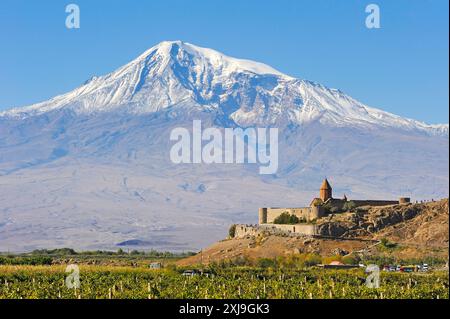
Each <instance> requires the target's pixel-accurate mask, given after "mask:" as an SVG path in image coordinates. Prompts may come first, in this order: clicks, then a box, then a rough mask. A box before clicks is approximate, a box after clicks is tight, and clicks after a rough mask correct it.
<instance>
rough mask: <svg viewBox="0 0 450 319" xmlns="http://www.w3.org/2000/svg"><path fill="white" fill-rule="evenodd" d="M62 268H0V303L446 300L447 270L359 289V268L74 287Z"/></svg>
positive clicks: (113, 273)
mask: <svg viewBox="0 0 450 319" xmlns="http://www.w3.org/2000/svg"><path fill="white" fill-rule="evenodd" d="M65 270H66V268H65V267H64V266H56V265H53V266H30V265H20V266H18V265H7V266H0V299H11V298H12V299H21V298H24V299H28V298H51V299H59V298H64V299H67V298H70V299H90V298H102V299H117V298H120V299H121V298H130V299H142V298H145V299H147V298H150V299H157V298H171V299H178V298H202V299H228V298H275V299H280V298H293V299H297V298H300V299H323V298H375V299H397V298H440V299H444V298H445V299H448V298H449V290H448V283H449V275H448V272H433V273H410V274H406V273H384V272H382V273H381V277H380V287H379V288H368V287H366V285H365V278H366V276H367V274H365V273H364V270H361V269H353V270H325V269H313V268H311V269H306V270H273V269H261V268H256V267H230V268H225V269H219V270H214V272H211V273H209V275H208V276H206V275H200V274H199V275H195V276H189V277H188V276H184V275H183V274H182V271H180V270H178V269H176V268H170V269H163V270H152V269H148V268H143V267H140V268H136V267H112V266H88V265H86V266H80V286H79V288H78V289H77V288H71V289H69V288H67V285H66V277H67V275H68V273H66V272H65Z"/></svg>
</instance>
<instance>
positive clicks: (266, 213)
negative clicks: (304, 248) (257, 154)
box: [235, 179, 410, 238]
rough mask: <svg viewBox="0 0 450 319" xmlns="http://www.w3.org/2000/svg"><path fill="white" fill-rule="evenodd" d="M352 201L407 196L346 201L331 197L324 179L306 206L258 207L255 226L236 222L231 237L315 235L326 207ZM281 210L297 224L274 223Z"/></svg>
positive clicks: (380, 202) (380, 203)
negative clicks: (266, 234) (316, 196)
mask: <svg viewBox="0 0 450 319" xmlns="http://www.w3.org/2000/svg"><path fill="white" fill-rule="evenodd" d="M350 202H351V203H352V206H353V208H355V207H361V206H388V205H398V204H408V203H410V198H408V197H400V199H399V200H397V201H395V200H350V201H349V200H348V199H347V197H346V196H345V195H344V198H343V199H338V198H333V193H332V188H331V186H330V184H329V182H328V180H327V179H325V180H324V181H323V183H322V186H321V187H320V197H318V198H314V199H313V200H312V202H311V204H310V206H309V207H293V208H284V207H283V208H281V207H276V208H270V207H263V208H260V209H259V210H258V225H236V231H235V237H236V238H243V237H246V236H257V235H258V234H262V233H267V232H269V233H271V234H283V235H286V234H287V235H296V236H298V235H306V236H314V235H317V227H316V225H315V223H314V221H315V220H317V219H319V218H322V217H326V216H327V215H328V212H329V210H327V209H326V208H325V206H327V208H328V209H330V207H331V208H334V209H342V208H344V207H345V204H346V203H350ZM283 213H288V214H290V215H295V216H297V218H299V219H300V220H301V223H298V224H293V225H290V224H274V221H275V219H276V218H277V217H278V216H280V215H281V214H283Z"/></svg>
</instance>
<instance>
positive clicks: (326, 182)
mask: <svg viewBox="0 0 450 319" xmlns="http://www.w3.org/2000/svg"><path fill="white" fill-rule="evenodd" d="M320 189H331V186H330V183H328V180H327V179H326V178H325V179H324V180H323V182H322V186H320Z"/></svg>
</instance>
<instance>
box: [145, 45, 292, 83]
mask: <svg viewBox="0 0 450 319" xmlns="http://www.w3.org/2000/svg"><path fill="white" fill-rule="evenodd" d="M174 48H179V49H180V50H183V51H186V52H188V53H189V54H191V55H193V56H194V60H195V61H196V62H198V64H199V65H205V64H209V65H210V66H211V67H213V68H215V69H220V70H221V71H222V73H223V75H229V74H231V73H233V72H245V71H247V72H251V73H255V74H260V75H263V74H273V75H277V76H280V77H284V78H286V79H293V78H292V77H290V76H288V75H286V74H284V73H281V72H280V71H278V70H276V69H274V68H272V67H271V66H268V65H267V64H264V63H260V62H255V61H252V60H245V59H237V58H233V57H230V56H227V55H225V54H223V53H221V52H218V51H216V50H213V49H209V48H203V47H199V46H196V45H194V44H191V43H188V42H183V41H180V40H176V41H163V42H161V43H159V44H157V45H155V46H154V47H152V48H150V49H148V50H147V51H145V52H144V53H143V54H142V55H141V56H140V57H139V58H138V60H141V59H145V58H147V57H148V56H149V55H150V54H152V53H153V52H155V51H157V52H158V54H159V55H161V56H164V57H167V58H168V59H170V58H171V56H172V54H173V53H172V52H171V51H172V50H173V49H174ZM172 57H173V56H172Z"/></svg>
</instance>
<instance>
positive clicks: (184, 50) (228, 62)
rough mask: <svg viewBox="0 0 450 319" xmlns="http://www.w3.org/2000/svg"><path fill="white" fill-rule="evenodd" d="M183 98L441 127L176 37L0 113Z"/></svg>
mask: <svg viewBox="0 0 450 319" xmlns="http://www.w3.org/2000/svg"><path fill="white" fill-rule="evenodd" d="M252 81H253V82H255V83H254V84H253V85H256V89H255V90H250V89H249V87H251V85H252V84H251V83H248V82H252ZM236 87H237V89H236ZM233 95H236V96H233ZM239 102H240V104H241V105H240V107H237V106H236V105H237V104H239ZM242 104H243V105H242ZM185 105H189V106H190V107H192V106H196V107H198V108H199V109H203V110H204V109H207V110H216V111H218V112H219V113H220V114H221V115H222V116H224V117H227V120H230V119H231V120H232V121H234V122H235V123H236V124H237V125H240V126H253V125H279V124H285V123H282V122H286V121H288V122H290V123H294V124H299V125H301V124H303V123H305V122H309V121H313V120H322V121H324V122H326V123H327V124H333V125H338V126H339V125H346V124H347V125H349V124H350V125H351V124H357V125H362V126H367V125H378V126H384V127H393V128H399V129H407V130H420V131H424V132H427V133H429V134H437V135H448V127H449V126H448V124H431V125H429V124H426V123H423V122H420V121H416V120H412V119H407V118H402V117H400V116H397V115H394V114H391V113H388V112H385V111H382V110H379V109H375V108H371V107H368V106H366V105H364V104H362V103H360V102H358V101H357V100H355V99H353V98H351V97H350V96H348V95H346V94H345V93H343V92H342V91H340V90H338V89H331V88H327V87H325V86H323V85H321V84H318V83H316V82H311V81H307V80H301V79H296V78H293V77H291V76H288V75H286V74H283V73H281V72H279V71H277V70H275V69H273V68H272V67H270V66H268V65H265V64H262V63H259V62H254V61H250V60H243V59H236V58H232V57H229V56H226V55H224V54H222V53H220V52H218V51H215V50H212V49H207V48H201V47H198V46H195V45H192V44H189V43H185V42H182V41H164V42H161V43H159V44H157V45H156V46H154V47H152V48H150V49H148V50H146V51H145V52H144V53H143V54H141V55H140V56H138V57H137V58H136V59H134V60H133V61H131V62H129V63H127V64H126V65H124V66H122V67H120V68H118V69H117V70H115V71H113V72H111V73H108V74H106V75H104V76H99V77H97V76H95V77H92V78H91V79H90V80H88V81H86V82H85V84H84V85H82V86H80V87H78V88H76V89H74V90H73V91H70V92H68V93H65V94H62V95H58V96H56V97H54V98H52V99H50V100H48V101H44V102H40V103H37V104H33V105H30V106H26V107H21V108H14V109H12V110H9V111H4V112H1V113H0V116H3V117H16V118H17V117H18V118H21V117H27V116H33V115H38V114H42V113H46V112H49V111H54V110H58V109H63V108H69V109H71V110H73V111H74V112H75V113H83V114H86V113H90V112H108V111H112V112H114V111H123V112H129V113H135V114H146V113H153V112H159V111H165V110H167V109H171V108H174V107H177V106H185Z"/></svg>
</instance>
